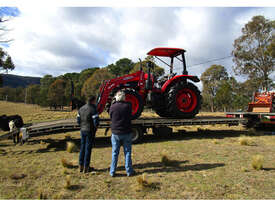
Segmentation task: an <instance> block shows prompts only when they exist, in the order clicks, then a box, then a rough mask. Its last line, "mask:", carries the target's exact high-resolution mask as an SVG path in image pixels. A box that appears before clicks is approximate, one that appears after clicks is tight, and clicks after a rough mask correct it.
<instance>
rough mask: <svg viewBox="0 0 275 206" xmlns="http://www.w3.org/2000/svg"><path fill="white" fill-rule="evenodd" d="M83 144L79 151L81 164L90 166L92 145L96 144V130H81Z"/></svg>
mask: <svg viewBox="0 0 275 206" xmlns="http://www.w3.org/2000/svg"><path fill="white" fill-rule="evenodd" d="M80 134H81V144H80V153H79V165H82V166H84V167H86V168H88V167H89V166H90V160H91V153H92V146H93V144H94V139H95V135H94V132H89V131H80Z"/></svg>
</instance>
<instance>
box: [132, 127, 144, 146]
mask: <svg viewBox="0 0 275 206" xmlns="http://www.w3.org/2000/svg"><path fill="white" fill-rule="evenodd" d="M142 138H143V130H142V128H141V127H133V128H132V143H133V144H136V143H138V142H140V141H141V140H142Z"/></svg>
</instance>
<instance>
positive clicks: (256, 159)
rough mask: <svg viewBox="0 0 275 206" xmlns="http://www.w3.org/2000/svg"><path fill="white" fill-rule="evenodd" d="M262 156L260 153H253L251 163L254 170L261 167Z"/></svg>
mask: <svg viewBox="0 0 275 206" xmlns="http://www.w3.org/2000/svg"><path fill="white" fill-rule="evenodd" d="M263 163H264V157H263V156H262V155H255V156H253V157H252V162H251V165H252V167H253V169H255V170H261V169H263Z"/></svg>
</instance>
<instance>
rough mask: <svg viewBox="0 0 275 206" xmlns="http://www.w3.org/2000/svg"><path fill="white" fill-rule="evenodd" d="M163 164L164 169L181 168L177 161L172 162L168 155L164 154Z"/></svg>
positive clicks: (162, 155)
mask: <svg viewBox="0 0 275 206" xmlns="http://www.w3.org/2000/svg"><path fill="white" fill-rule="evenodd" d="M161 163H162V165H163V166H164V167H177V166H179V163H178V162H177V161H175V160H170V159H169V158H168V156H167V154H165V153H162V154H161Z"/></svg>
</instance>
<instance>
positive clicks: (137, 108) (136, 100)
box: [124, 89, 144, 119]
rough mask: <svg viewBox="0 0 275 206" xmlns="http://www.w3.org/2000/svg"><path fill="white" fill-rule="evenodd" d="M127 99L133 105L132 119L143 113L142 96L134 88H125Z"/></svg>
mask: <svg viewBox="0 0 275 206" xmlns="http://www.w3.org/2000/svg"><path fill="white" fill-rule="evenodd" d="M124 92H125V101H126V102H130V103H131V105H132V115H131V116H132V119H137V118H139V116H140V115H141V113H142V111H143V107H144V103H143V100H142V98H141V96H140V95H139V94H138V93H137V92H135V91H133V90H128V89H127V90H124Z"/></svg>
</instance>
